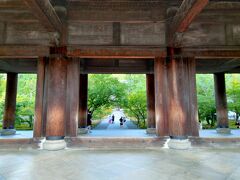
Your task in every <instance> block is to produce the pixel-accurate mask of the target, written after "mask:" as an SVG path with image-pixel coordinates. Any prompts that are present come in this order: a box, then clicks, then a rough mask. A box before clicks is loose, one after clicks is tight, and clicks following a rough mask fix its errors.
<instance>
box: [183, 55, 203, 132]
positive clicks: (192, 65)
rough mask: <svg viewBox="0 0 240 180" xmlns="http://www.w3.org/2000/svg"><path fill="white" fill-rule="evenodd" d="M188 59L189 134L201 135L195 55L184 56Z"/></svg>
mask: <svg viewBox="0 0 240 180" xmlns="http://www.w3.org/2000/svg"><path fill="white" fill-rule="evenodd" d="M184 60H185V61H187V64H188V65H187V67H186V68H187V70H188V82H189V83H188V88H189V90H188V92H189V103H188V105H189V115H188V118H190V119H189V120H188V123H187V125H188V126H187V130H188V135H189V136H199V120H198V106H197V87H196V60H195V58H194V57H188V58H184Z"/></svg>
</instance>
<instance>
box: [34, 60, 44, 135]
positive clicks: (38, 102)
mask: <svg viewBox="0 0 240 180" xmlns="http://www.w3.org/2000/svg"><path fill="white" fill-rule="evenodd" d="M45 63H46V58H43V57H41V58H39V60H38V66H37V88H36V98H35V116H34V117H35V118H34V126H33V128H34V130H33V137H42V136H43V119H44V118H43V117H44V116H43V111H44V106H43V101H44V81H45Z"/></svg>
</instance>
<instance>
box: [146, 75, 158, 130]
mask: <svg viewBox="0 0 240 180" xmlns="http://www.w3.org/2000/svg"><path fill="white" fill-rule="evenodd" d="M146 87H147V125H148V128H155V127H156V124H155V88H154V74H147V75H146Z"/></svg>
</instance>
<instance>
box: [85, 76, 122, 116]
mask: <svg viewBox="0 0 240 180" xmlns="http://www.w3.org/2000/svg"><path fill="white" fill-rule="evenodd" d="M124 91H125V89H124V84H122V83H121V82H119V81H118V79H117V78H116V77H113V76H112V75H106V74H104V75H95V74H94V75H89V85H88V109H89V110H90V111H92V113H94V112H95V111H96V110H97V109H99V108H102V107H105V108H108V107H110V106H119V105H120V104H121V101H122V100H123V97H124Z"/></svg>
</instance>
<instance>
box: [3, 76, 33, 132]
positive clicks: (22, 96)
mask: <svg viewBox="0 0 240 180" xmlns="http://www.w3.org/2000/svg"><path fill="white" fill-rule="evenodd" d="M0 84H1V86H0V108H1V110H0V115H1V119H2V117H3V110H4V102H5V91H6V74H1V75H0ZM35 94H36V75H33V74H19V75H18V87H17V104H16V121H15V125H16V126H17V127H19V126H21V125H22V124H25V123H26V124H27V126H28V127H29V128H30V129H31V128H32V127H33V117H34V107H35Z"/></svg>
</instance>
